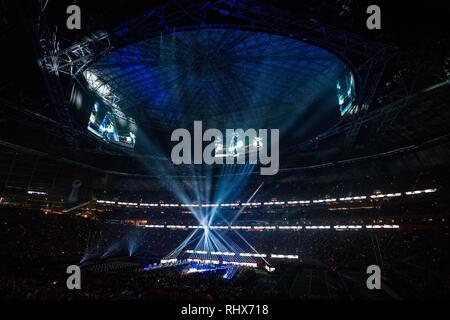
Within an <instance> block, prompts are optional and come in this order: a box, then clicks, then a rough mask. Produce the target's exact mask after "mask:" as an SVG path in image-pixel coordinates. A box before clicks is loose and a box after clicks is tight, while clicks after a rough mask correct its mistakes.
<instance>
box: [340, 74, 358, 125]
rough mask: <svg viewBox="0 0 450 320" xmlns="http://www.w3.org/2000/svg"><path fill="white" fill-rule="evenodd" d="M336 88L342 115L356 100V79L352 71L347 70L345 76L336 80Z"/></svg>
mask: <svg viewBox="0 0 450 320" xmlns="http://www.w3.org/2000/svg"><path fill="white" fill-rule="evenodd" d="M336 90H337V97H338V103H339V109H340V111H341V116H344V115H345V114H346V113H347V112H348V111H349V110H350V109H351V108H352V106H353V102H354V101H355V80H354V78H353V74H352V73H351V71H349V70H346V72H345V78H343V79H339V80H337V81H336Z"/></svg>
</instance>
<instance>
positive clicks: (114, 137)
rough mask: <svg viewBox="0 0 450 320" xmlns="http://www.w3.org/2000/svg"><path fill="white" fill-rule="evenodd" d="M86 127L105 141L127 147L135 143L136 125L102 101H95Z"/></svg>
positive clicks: (131, 146) (132, 146)
mask: <svg viewBox="0 0 450 320" xmlns="http://www.w3.org/2000/svg"><path fill="white" fill-rule="evenodd" d="M87 129H88V130H89V132H91V133H93V134H95V135H96V136H98V137H99V138H101V139H103V140H105V141H106V142H111V143H116V144H119V145H121V146H124V147H129V148H134V146H135V143H136V129H137V127H136V124H135V123H134V121H133V119H131V118H126V117H124V116H121V115H118V114H117V111H116V110H114V109H113V108H111V107H109V106H107V105H105V104H103V103H99V102H95V104H94V107H93V108H92V112H91V115H90V116H89V123H88V126H87Z"/></svg>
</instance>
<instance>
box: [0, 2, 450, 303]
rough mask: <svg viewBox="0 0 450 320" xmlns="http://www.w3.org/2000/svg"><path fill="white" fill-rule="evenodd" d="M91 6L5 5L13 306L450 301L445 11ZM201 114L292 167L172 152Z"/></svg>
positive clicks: (1, 98)
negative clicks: (251, 133) (372, 285)
mask: <svg viewBox="0 0 450 320" xmlns="http://www.w3.org/2000/svg"><path fill="white" fill-rule="evenodd" d="M73 2H74V1H52V0H47V1H44V0H35V1H29V2H27V4H20V5H19V4H14V3H11V2H7V1H0V8H1V9H2V10H1V11H0V34H1V38H0V39H1V41H2V42H3V43H5V46H3V45H2V47H4V50H2V51H4V52H3V54H2V56H3V59H2V63H3V66H2V67H3V68H2V70H5V71H2V76H1V77H0V81H1V82H0V105H1V107H0V229H1V232H0V236H1V241H0V247H1V249H0V261H1V262H0V268H1V272H0V284H1V286H0V296H1V299H3V300H13V299H20V300H183V299H186V300H197V299H199V300H213V301H215V300H401V299H442V298H447V299H448V298H449V297H450V268H449V266H450V264H449V263H450V261H449V253H448V244H449V243H450V242H449V240H450V234H449V228H448V220H449V218H450V170H449V169H450V139H449V138H450V108H449V101H450V90H449V89H450V50H449V42H448V40H449V39H448V25H446V24H445V23H444V22H442V23H441V22H440V21H441V20H440V19H438V18H436V17H435V16H433V17H434V18H433V19H431V18H430V19H431V20H433V23H429V21H428V20H426V19H424V20H423V21H422V23H423V25H408V22H410V21H418V20H417V19H415V18H416V17H417V16H418V15H419V12H418V11H420V13H421V14H430V15H431V13H429V12H427V10H430V12H431V10H433V11H432V12H433V13H432V14H437V15H439V17H448V15H449V14H450V13H449V10H448V8H444V7H442V8H441V7H439V6H438V5H437V6H438V7H433V8H432V9H431V7H430V9H426V8H425V9H424V8H422V7H421V8H415V9H414V8H409V9H408V8H406V9H405V8H404V7H403V6H400V5H398V7H397V6H396V5H394V4H392V3H391V4H386V5H385V7H384V8H385V9H383V10H385V11H383V12H385V13H383V23H384V24H383V29H382V30H376V31H373V30H368V29H367V28H366V27H365V24H366V16H367V14H366V11H365V10H366V8H367V5H368V4H370V3H368V2H367V1H353V0H335V1H322V0H319V1H312V0H305V1H301V3H297V4H288V3H284V4H282V2H280V3H276V2H275V1H272V2H271V1H260V0H255V1H253V0H242V1H241V0H220V1H219V0H209V1H190V0H166V1H145V2H144V1H142V2H131V1H123V0H116V1H104V0H98V1H95V2H94V1H76V4H77V5H78V6H79V7H80V8H81V10H82V28H81V29H80V30H68V29H67V27H66V20H67V17H68V14H66V8H67V6H68V5H70V4H73ZM419 9H420V10H419ZM402 10H410V11H407V12H406V13H405V12H403V11H402ZM436 12H437V13H436ZM442 20H443V21H446V18H443V19H442ZM19 35H20V36H19ZM7 47H10V48H14V50H7V49H6V48H7ZM195 121H202V124H203V129H204V130H206V129H208V128H217V129H218V130H221V131H225V130H226V129H229V128H242V129H243V130H247V129H250V128H256V129H257V130H258V129H269V130H273V129H278V130H279V152H278V155H276V156H278V157H279V168H278V170H277V173H276V174H273V175H262V174H260V172H261V171H260V169H261V167H264V165H263V164H259V163H250V162H247V163H244V164H239V163H235V162H231V163H225V164H218V163H214V164H206V163H197V164H181V165H178V164H174V162H173V161H172V159H171V151H172V148H173V147H174V145H175V143H174V140H173V139H171V135H172V133H173V132H174V130H176V129H178V128H185V129H186V130H188V131H190V132H193V131H192V130H193V126H194V122H195ZM233 137H234V138H233V139H232V140H231V142H230V141H216V144H215V145H214V146H215V149H214V150H213V151H214V152H216V154H215V155H216V157H218V156H217V155H218V154H219V153H218V152H222V151H223V150H224V151H223V152H231V155H230V154H225V156H224V157H225V158H227V159H229V158H231V159H232V160H234V158H235V157H237V155H242V154H244V155H249V154H250V153H251V151H249V150H251V148H254V150H256V151H255V152H259V151H260V150H262V148H263V147H264V148H265V150H267V149H270V150H269V151H272V156H273V155H274V154H275V149H274V147H273V145H272V146H271V148H268V147H266V145H264V146H262V144H261V141H260V140H258V138H255V139H254V140H251V141H250V140H248V141H247V140H246V138H245V137H242V136H239V135H238V134H236V135H235V136H233ZM193 138H195V137H193ZM272 139H273V138H272ZM266 142H267V141H264V142H263V143H264V144H265V143H266ZM272 142H273V141H272ZM269 144H270V143H269ZM203 146H206V143H204V144H203ZM203 146H202V147H203ZM220 154H222V153H220ZM69 265H76V266H79V267H80V268H81V271H82V289H81V290H68V289H67V287H66V279H67V276H68V275H67V273H66V269H67V267H68V266H69ZM373 265H375V266H378V267H379V268H380V270H381V289H380V290H369V289H368V287H367V282H366V281H367V278H368V274H367V268H368V267H369V266H373Z"/></svg>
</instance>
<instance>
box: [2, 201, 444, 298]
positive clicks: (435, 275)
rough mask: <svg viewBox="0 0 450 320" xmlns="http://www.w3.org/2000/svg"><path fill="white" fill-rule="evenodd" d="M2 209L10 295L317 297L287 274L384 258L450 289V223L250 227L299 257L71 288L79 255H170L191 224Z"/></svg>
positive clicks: (397, 271) (396, 271) (411, 276)
mask: <svg viewBox="0 0 450 320" xmlns="http://www.w3.org/2000/svg"><path fill="white" fill-rule="evenodd" d="M0 213H1V214H0V235H1V241H0V256H1V257H0V260H1V263H0V268H1V269H0V283H2V286H1V289H0V290H1V293H0V296H1V297H2V298H3V299H63V300H65V299H182V298H186V299H194V298H199V299H221V298H231V299H232V298H246V297H258V298H261V299H273V298H274V297H276V298H278V299H292V298H307V297H310V296H308V295H305V293H299V294H293V293H292V290H291V289H292V288H291V286H287V287H288V289H289V290H287V289H286V286H283V285H280V281H281V280H282V279H284V280H286V279H287V278H286V277H288V274H290V275H291V276H292V277H293V278H292V279H291V280H293V279H297V278H298V277H297V273H298V272H303V273H305V270H306V269H312V270H326V272H331V273H348V272H359V273H364V272H365V269H366V268H367V266H368V265H371V264H377V265H380V266H381V267H382V269H383V272H384V276H385V277H386V281H388V282H389V283H391V284H392V286H393V287H394V288H395V289H397V290H398V291H399V292H401V293H402V294H404V295H405V297H422V298H423V297H442V296H447V297H448V296H449V287H450V286H449V283H450V276H449V275H450V274H449V268H448V265H449V257H448V250H447V244H448V240H449V237H450V234H449V230H448V228H445V227H440V228H439V229H425V230H420V229H417V230H413V229H410V230H379V231H375V232H368V231H367V230H366V231H364V230H362V231H345V232H339V231H335V230H322V231H317V232H315V231H309V232H247V233H245V234H244V236H245V239H246V240H247V241H248V242H249V243H251V244H252V245H253V246H254V247H255V248H256V250H257V251H258V252H262V253H276V254H297V255H298V256H299V259H298V260H294V261H290V262H284V261H273V266H275V268H276V271H275V272H274V273H264V272H261V271H260V270H246V269H244V270H241V271H239V272H238V274H237V276H236V277H235V278H234V279H233V280H225V279H223V278H222V277H221V276H218V275H217V274H209V275H205V274H200V275H190V274H189V275H186V274H181V273H180V272H178V271H176V270H159V271H148V272H144V271H143V270H142V268H135V269H132V270H130V269H127V270H123V271H121V270H117V269H114V270H111V272H108V271H106V272H101V273H98V272H95V271H92V270H91V271H89V270H85V271H83V290H79V291H77V290H76V291H69V290H67V289H66V287H65V280H66V276H67V275H66V272H65V269H66V267H67V266H68V265H71V264H77V265H78V264H80V262H81V261H82V260H83V258H86V257H88V256H93V257H97V258H99V257H102V256H103V258H104V259H106V258H112V257H115V256H127V255H129V254H130V250H132V251H133V255H136V256H138V255H139V256H146V255H147V256H153V257H157V258H159V259H160V258H163V257H164V256H165V255H167V254H168V253H170V252H171V251H172V250H173V249H175V247H176V246H178V245H179V244H180V243H181V242H182V241H183V240H184V239H185V238H186V236H187V235H188V232H189V231H173V230H168V229H164V230H155V229H147V228H136V227H133V226H126V225H111V224H105V223H103V222H101V221H97V220H93V219H84V218H81V217H77V216H70V215H49V214H45V213H43V212H42V211H34V210H24V209H13V208H7V207H3V208H1V209H0ZM130 248H133V249H130ZM100 260H101V259H100ZM101 263H105V261H104V260H102V261H101ZM293 270H294V271H293ZM255 279H257V280H255ZM298 279H302V278H301V277H300V278H298ZM284 280H283V281H284ZM255 281H256V282H255ZM249 283H258V286H254V285H248V284H249ZM299 285H301V284H299ZM345 287H346V286H342V288H345ZM342 290H344V289H342ZM342 290H341V289H339V290H337V291H339V292H336V294H335V295H333V297H329V298H339V297H345V296H347V297H348V296H349V293H345V292H343V291H342ZM341 291H342V292H341Z"/></svg>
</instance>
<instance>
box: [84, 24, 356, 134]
mask: <svg viewBox="0 0 450 320" xmlns="http://www.w3.org/2000/svg"><path fill="white" fill-rule="evenodd" d="M88 72H91V74H92V73H93V74H95V75H96V76H97V77H98V78H99V79H101V81H102V82H103V83H107V84H108V88H109V90H110V91H111V92H112V93H114V95H115V97H117V101H116V104H117V106H118V107H119V108H120V110H121V111H122V112H123V113H124V114H126V115H127V116H132V117H134V118H135V119H136V121H137V122H138V126H139V127H140V128H146V127H147V128H159V129H167V130H173V129H174V128H180V127H187V126H190V125H192V123H193V121H194V120H202V121H203V122H204V123H206V125H207V126H208V127H217V128H225V127H227V128H244V129H245V128H256V129H258V128H278V129H280V131H281V133H283V132H295V136H296V137H297V138H300V139H306V138H310V137H311V136H312V135H314V134H316V133H320V132H322V131H324V130H326V129H328V128H329V127H331V126H332V125H333V124H335V123H336V122H337V121H339V119H340V118H341V116H342V115H343V114H344V113H345V112H347V111H348V109H349V108H350V107H351V104H352V102H353V100H354V96H355V93H354V81H353V76H352V73H351V72H350V68H349V67H348V66H347V65H346V64H345V63H344V62H343V61H342V60H341V59H339V58H338V57H337V56H336V55H334V54H332V53H330V52H328V51H326V50H324V49H321V48H319V47H317V46H314V45H311V44H309V43H306V42H302V41H299V40H297V39H294V38H289V37H284V36H280V35H274V34H269V33H265V32H255V31H243V30H238V29H213V28H209V29H197V30H188V31H178V32H174V33H170V34H161V35H160V36H158V37H154V38H150V39H147V40H144V41H140V42H137V43H134V44H130V45H128V46H125V47H122V48H119V49H117V50H115V51H113V52H112V53H110V54H109V55H107V56H104V57H103V58H101V59H99V60H98V61H97V62H95V63H94V64H93V65H91V66H90V68H89V69H88ZM142 114H145V117H143V116H142Z"/></svg>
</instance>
